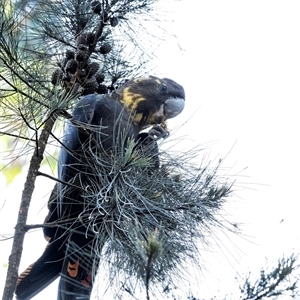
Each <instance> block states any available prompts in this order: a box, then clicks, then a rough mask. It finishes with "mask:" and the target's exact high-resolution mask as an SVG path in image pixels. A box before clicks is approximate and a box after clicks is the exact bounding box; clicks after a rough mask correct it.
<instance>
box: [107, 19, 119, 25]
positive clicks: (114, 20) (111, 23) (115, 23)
mask: <svg viewBox="0 0 300 300" xmlns="http://www.w3.org/2000/svg"><path fill="white" fill-rule="evenodd" d="M109 23H110V26H111V27H116V26H117V25H118V24H119V19H118V18H117V17H111V18H110V19H109Z"/></svg>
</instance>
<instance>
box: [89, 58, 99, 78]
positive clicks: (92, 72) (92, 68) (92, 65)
mask: <svg viewBox="0 0 300 300" xmlns="http://www.w3.org/2000/svg"><path fill="white" fill-rule="evenodd" d="M99 69H100V64H99V63H97V62H96V61H93V62H92V63H90V64H89V65H88V66H87V74H88V77H89V78H90V77H92V76H94V75H95V74H96V73H97V72H98V71H99Z"/></svg>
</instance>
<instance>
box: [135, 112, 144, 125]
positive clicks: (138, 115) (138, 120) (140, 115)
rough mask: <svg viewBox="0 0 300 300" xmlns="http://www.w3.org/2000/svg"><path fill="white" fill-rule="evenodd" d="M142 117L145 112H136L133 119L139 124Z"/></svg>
mask: <svg viewBox="0 0 300 300" xmlns="http://www.w3.org/2000/svg"><path fill="white" fill-rule="evenodd" d="M142 118H143V114H136V115H135V116H134V118H133V121H134V122H135V123H137V124H138V123H139V122H140V121H141V120H142Z"/></svg>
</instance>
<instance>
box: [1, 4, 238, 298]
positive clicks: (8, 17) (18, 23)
mask: <svg viewBox="0 0 300 300" xmlns="http://www.w3.org/2000/svg"><path fill="white" fill-rule="evenodd" d="M156 2H157V1H155V0H110V1H109V0H102V1H86V0H80V1H79V0H68V1H51V0H43V1H15V2H13V1H9V0H4V1H1V4H0V101H1V102H0V118H1V119H0V121H1V122H0V123H1V129H0V130H1V134H3V135H8V136H12V137H14V138H16V140H17V141H19V142H20V143H21V148H22V149H23V150H22V151H21V152H20V155H21V154H22V153H26V154H29V153H30V154H32V159H31V161H30V165H29V172H28V177H27V179H26V183H25V188H24V191H23V195H22V199H21V204H20V208H19V219H18V225H17V227H16V232H15V236H14V244H13V249H12V255H11V257H10V262H9V270H8V276H7V283H6V289H5V293H4V298H3V299H5V300H8V299H12V296H13V292H14V289H15V284H16V280H17V273H18V266H19V262H20V258H21V254H22V244H23V239H24V234H25V232H26V231H27V230H28V229H29V228H30V226H29V225H27V224H26V221H27V214H28V209H29V205H30V200H31V196H32V193H33V191H34V183H35V179H36V177H37V176H38V175H45V174H42V173H41V172H39V168H40V165H41V163H42V160H43V157H44V155H45V153H46V151H48V152H49V153H50V152H51V151H50V149H51V148H50V149H49V144H54V145H56V146H59V145H60V141H59V140H60V139H59V134H60V133H59V132H60V131H59V130H56V129H58V128H57V127H56V124H57V121H58V120H59V121H64V120H65V119H71V122H72V117H71V115H70V113H69V112H70V110H71V109H72V107H73V106H74V104H75V103H76V102H77V101H78V99H79V97H80V96H82V95H85V94H89V93H99V94H106V93H108V92H110V91H113V90H114V89H115V88H116V86H118V85H120V84H122V82H124V81H125V80H126V78H132V77H135V76H137V75H140V74H142V73H145V72H146V70H147V69H146V64H147V63H149V61H150V60H151V59H152V58H153V57H154V53H153V52H151V51H152V49H150V51H148V52H146V53H145V49H144V47H143V43H142V42H141V41H142V40H143V39H145V38H147V39H149V36H151V35H150V34H149V33H148V34H146V31H145V28H146V27H147V26H146V24H145V23H146V22H147V21H151V22H154V21H155V17H153V18H152V14H153V13H154V11H153V7H154V6H153V5H154V3H156ZM150 67H151V65H150ZM79 126H81V127H82V129H83V130H85V129H86V128H84V127H83V125H79ZM95 130H97V129H95ZM122 138H123V137H122V135H121V134H120V133H118V130H117V129H116V139H117V140H122ZM120 144H124V143H120ZM46 148H47V149H48V150H46ZM100 150H101V144H98V143H97V141H90V144H88V145H86V147H85V149H84V151H83V154H82V155H83V156H82V164H83V165H84V168H85V170H86V173H85V174H78V177H76V178H75V179H76V181H74V185H76V187H77V188H78V187H80V188H81V189H82V193H83V195H84V199H85V201H86V203H87V205H86V209H85V210H84V211H82V214H81V215H80V216H79V217H78V219H77V220H59V221H58V222H56V223H55V224H46V225H43V226H54V227H57V226H62V227H63V228H65V229H69V230H70V232H71V231H72V230H76V228H73V227H74V226H73V224H75V223H76V221H78V220H80V222H81V223H82V224H83V225H84V226H85V227H86V229H87V231H88V230H90V229H92V231H93V232H94V234H95V239H94V242H93V245H91V247H90V248H89V250H88V252H87V253H86V254H87V257H89V258H90V259H95V261H99V260H100V272H101V270H102V269H106V270H108V272H109V284H110V285H111V286H113V285H114V284H117V285H119V286H122V288H120V290H118V291H117V292H116V296H119V295H120V293H123V292H124V291H126V292H127V293H129V294H131V295H134V294H135V292H136V290H137V288H141V289H144V290H145V291H146V293H145V294H146V298H147V299H150V295H151V294H153V295H155V294H156V293H157V290H158V289H160V290H162V289H163V288H164V287H165V285H166V282H170V283H174V282H175V281H176V282H178V281H180V279H181V278H183V277H184V272H183V269H184V265H185V264H186V263H187V262H188V261H193V262H194V264H195V265H197V266H198V267H199V268H200V267H201V263H200V262H199V253H198V244H199V243H201V242H205V236H206V235H208V234H212V233H213V231H214V229H215V228H216V227H220V228H221V229H224V230H225V225H224V224H223V223H222V222H221V220H220V219H221V218H219V216H220V215H221V214H222V213H221V212H222V208H223V204H224V203H225V201H226V200H227V198H228V197H229V196H230V195H231V191H232V185H233V180H232V179H227V178H223V177H222V176H219V173H218V172H219V168H220V165H221V163H222V161H220V164H218V165H217V166H210V165H209V164H206V165H201V166H200V167H199V166H195V163H194V162H195V157H197V156H198V154H199V153H200V150H199V149H196V150H195V149H194V150H191V151H187V152H185V153H180V152H179V153H170V152H169V151H161V152H160V162H161V166H160V168H159V169H158V170H154V169H153V165H152V161H153V157H152V156H151V153H147V152H146V151H145V150H144V149H139V148H138V147H136V144H135V143H134V142H132V143H131V144H129V146H128V147H127V148H126V149H124V148H120V147H115V150H114V151H112V152H111V154H110V155H105V156H103V155H102V152H101V151H100ZM1 167H2V166H1ZM87 174H88V175H89V174H92V176H90V181H89V182H85V185H82V186H78V183H80V182H81V181H80V179H81V178H80V176H83V175H87ZM70 184H72V183H70ZM68 188H70V187H68ZM50 200H53V199H50ZM50 204H51V203H50ZM175 279H176V280H175ZM174 284H175V283H174Z"/></svg>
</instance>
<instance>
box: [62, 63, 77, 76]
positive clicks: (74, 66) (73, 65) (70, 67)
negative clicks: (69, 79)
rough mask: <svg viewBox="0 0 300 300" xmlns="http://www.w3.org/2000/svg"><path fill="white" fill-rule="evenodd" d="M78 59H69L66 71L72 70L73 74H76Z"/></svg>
mask: <svg viewBox="0 0 300 300" xmlns="http://www.w3.org/2000/svg"><path fill="white" fill-rule="evenodd" d="M77 65H78V64H77V61H76V60H75V59H70V60H68V62H67V64H66V67H65V70H66V72H70V73H71V74H75V72H76V71H77Z"/></svg>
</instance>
